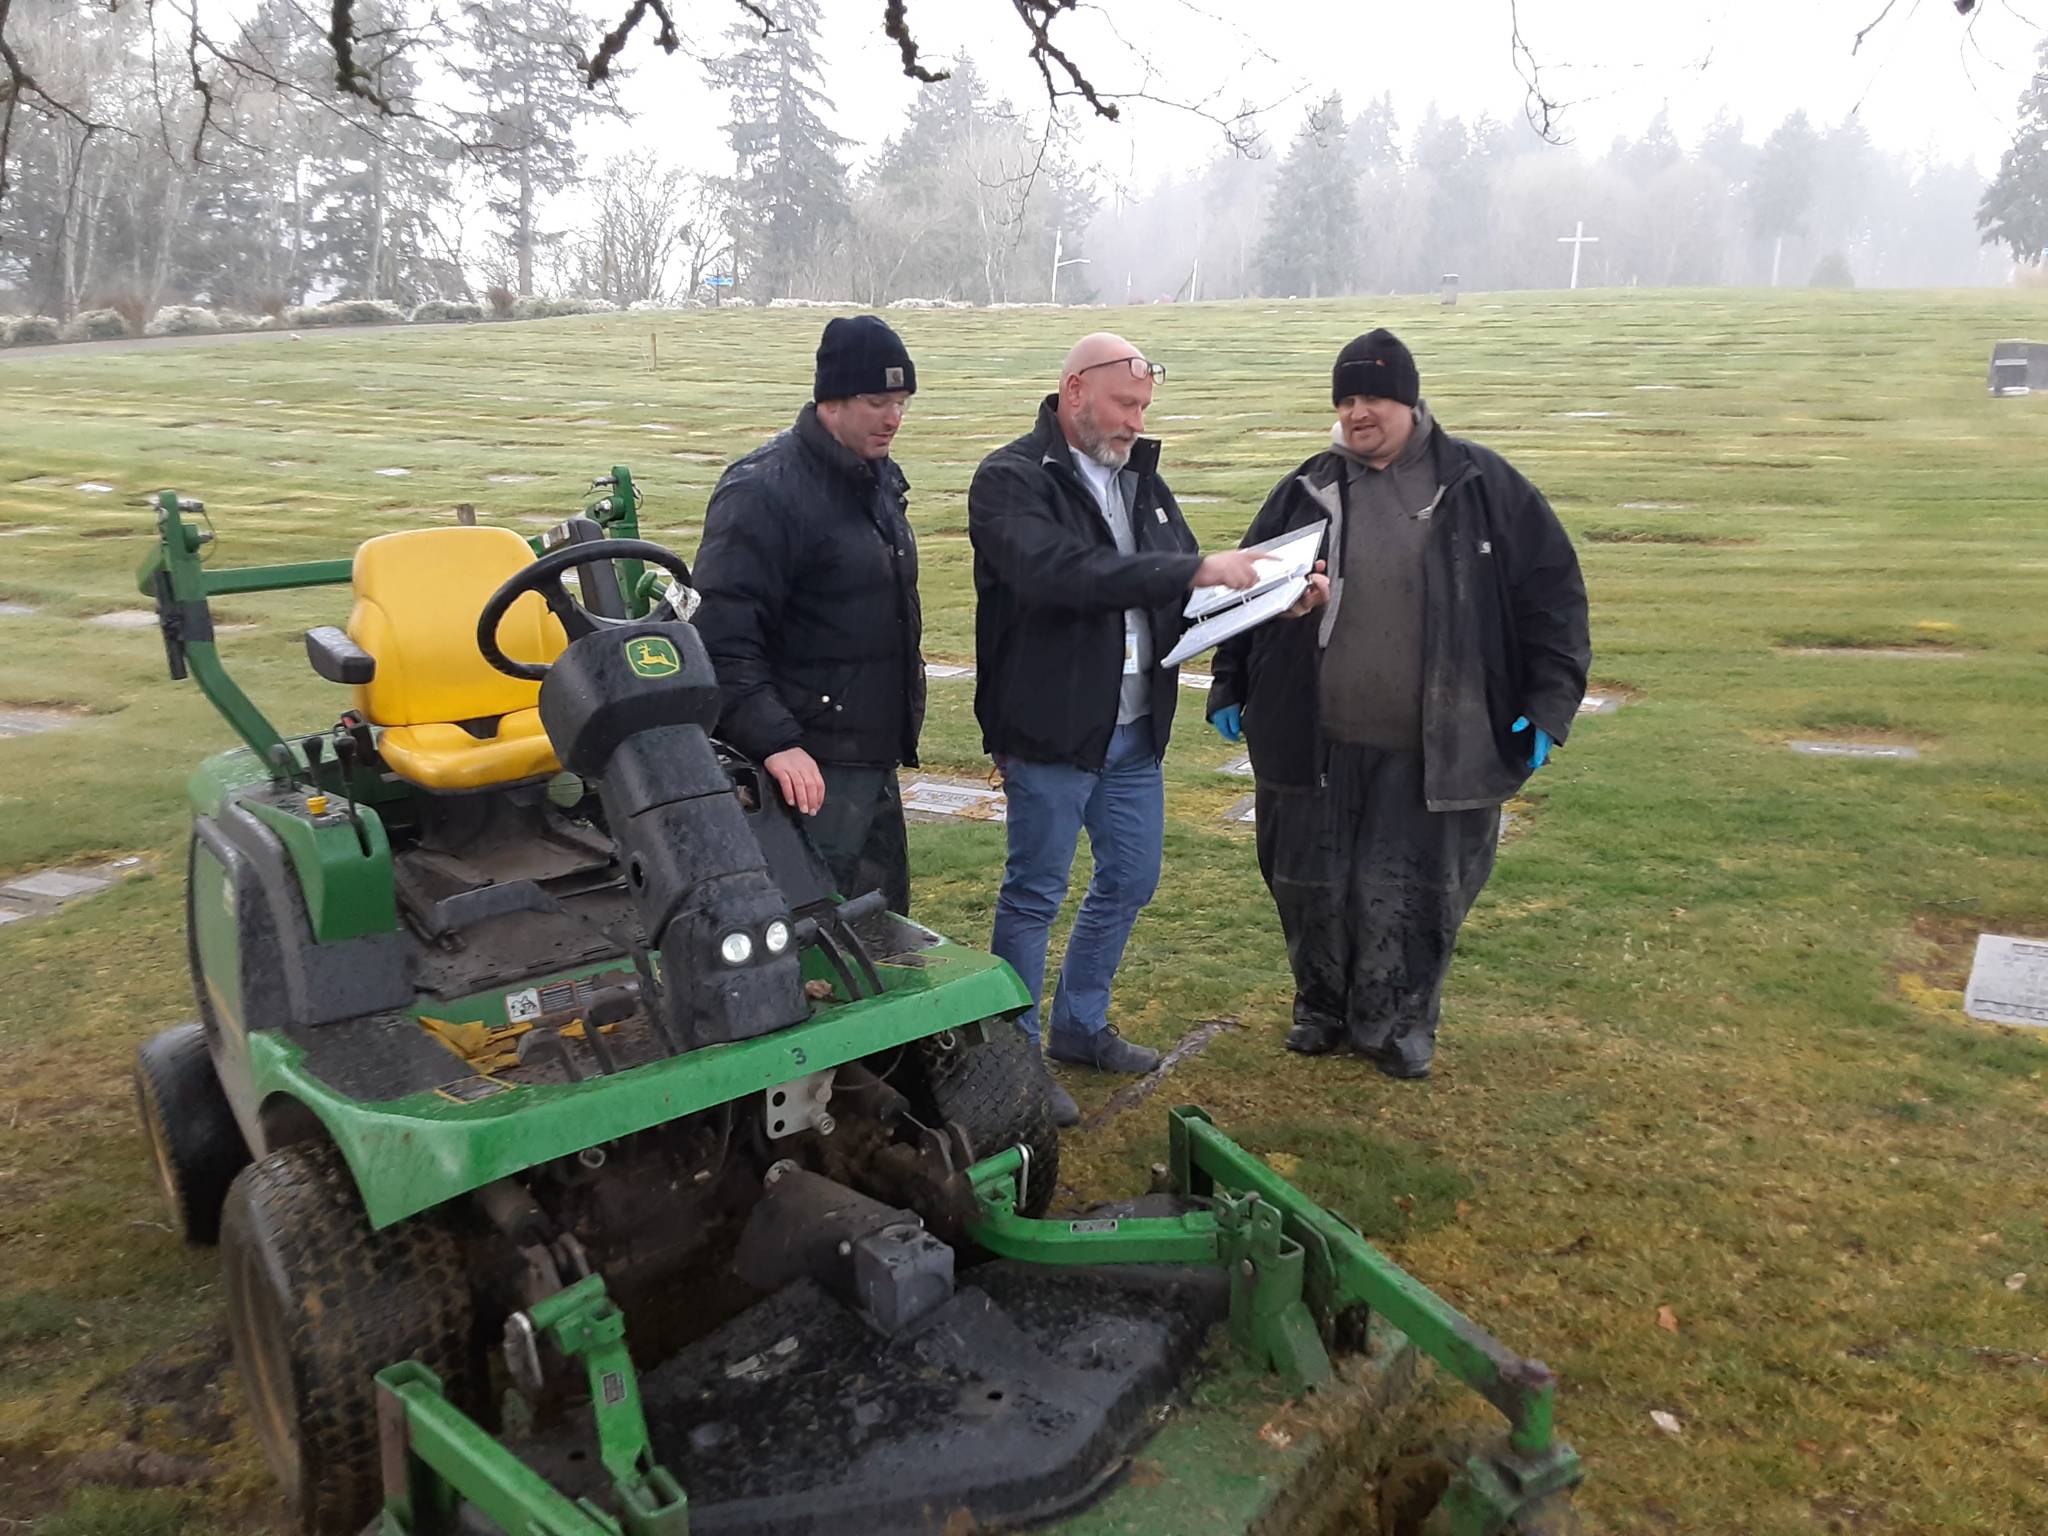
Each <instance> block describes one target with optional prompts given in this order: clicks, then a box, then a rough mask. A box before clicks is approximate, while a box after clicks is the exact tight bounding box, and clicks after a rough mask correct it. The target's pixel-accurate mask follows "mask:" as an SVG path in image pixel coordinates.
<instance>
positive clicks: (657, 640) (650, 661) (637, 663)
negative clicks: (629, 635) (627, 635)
mask: <svg viewBox="0 0 2048 1536" xmlns="http://www.w3.org/2000/svg"><path fill="white" fill-rule="evenodd" d="M626 665H627V666H629V667H631V668H632V669H633V670H634V671H635V672H636V673H638V674H639V675H640V676H641V677H673V676H674V675H675V674H676V673H678V672H680V671H682V670H683V663H682V658H681V657H679V656H677V655H676V648H675V647H674V646H673V645H671V644H669V642H668V641H666V640H664V639H662V638H661V637H660V636H659V635H642V636H641V637H640V638H639V639H638V640H628V641H627V642H626Z"/></svg>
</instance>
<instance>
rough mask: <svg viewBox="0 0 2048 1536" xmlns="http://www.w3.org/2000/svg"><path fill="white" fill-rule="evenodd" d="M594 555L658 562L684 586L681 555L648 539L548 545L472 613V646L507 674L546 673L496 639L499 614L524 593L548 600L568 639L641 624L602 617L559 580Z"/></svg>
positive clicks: (593, 560) (533, 676)
mask: <svg viewBox="0 0 2048 1536" xmlns="http://www.w3.org/2000/svg"><path fill="white" fill-rule="evenodd" d="M600 560H640V561H644V562H646V563H647V564H648V565H658V566H660V567H661V568H662V569H663V570H664V571H667V572H668V573H669V575H671V576H673V577H675V579H676V580H677V581H679V582H681V583H682V584H683V585H684V586H686V587H687V586H688V585H690V568H689V567H688V566H687V565H685V564H683V557H682V556H681V555H678V554H676V553H675V552H674V551H673V550H669V549H664V548H663V547H662V546H661V545H659V544H650V543H648V542H647V541H646V540H645V539H592V540H591V541H590V542H589V543H587V544H564V545H563V546H562V547H561V548H560V549H551V550H549V551H548V552H547V553H546V554H544V555H542V556H541V557H540V558H539V559H538V560H536V561H534V562H533V564H531V565H529V566H524V567H522V568H521V569H520V570H519V571H518V572H517V573H516V574H515V575H514V576H513V577H512V578H511V580H509V581H507V582H506V583H505V584H504V585H503V586H502V587H500V588H498V590H497V591H495V592H493V593H492V594H491V600H490V601H489V602H487V603H485V604H484V611H483V612H482V613H481V614H479V615H478V616H477V621H476V648H477V649H478V650H479V651H481V652H483V656H484V660H485V661H488V662H489V663H490V664H491V665H492V666H494V667H496V668H497V669H498V670H499V671H500V672H503V673H504V674H505V675H506V676H508V677H519V678H524V679H526V680H527V681H528V682H534V683H537V682H539V681H540V680H541V679H542V678H544V677H546V676H547V675H548V664H547V663H546V662H529V661H514V660H513V659H512V658H511V657H510V656H507V655H506V654H505V652H504V649H503V648H502V647H501V646H499V644H498V626H499V625H500V624H503V623H504V622H505V615H506V614H507V613H509V612H510V611H511V609H512V605H513V604H514V603H516V602H517V601H519V599H520V598H522V597H524V596H526V594H527V593H529V592H538V593H539V594H540V595H541V601H542V602H544V603H546V604H547V605H548V612H550V613H552V614H553V615H554V616H555V617H556V618H557V619H558V620H560V621H561V625H562V630H563V632H564V633H565V634H567V635H568V637H569V639H570V640H571V641H572V642H573V641H576V640H581V639H582V638H583V637H584V636H585V635H594V634H596V633H597V632H598V631H599V630H601V629H626V628H629V627H631V626H633V625H637V624H645V623H646V622H648V621H647V620H645V619H608V618H606V617H604V615H603V614H598V613H592V612H591V611H590V610H589V609H588V608H585V607H584V606H583V605H582V604H581V603H579V602H577V601H576V599H575V598H573V597H571V596H570V595H569V589H568V588H567V587H565V586H563V585H562V573H563V572H564V571H567V570H573V569H574V568H575V567H577V566H579V565H595V564H597V563H598V562H599V561H600Z"/></svg>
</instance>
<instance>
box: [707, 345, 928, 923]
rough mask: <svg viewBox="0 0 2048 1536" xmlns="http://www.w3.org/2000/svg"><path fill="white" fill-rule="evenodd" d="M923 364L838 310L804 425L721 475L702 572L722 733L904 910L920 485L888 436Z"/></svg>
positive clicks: (851, 870) (919, 621)
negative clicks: (914, 507)
mask: <svg viewBox="0 0 2048 1536" xmlns="http://www.w3.org/2000/svg"><path fill="white" fill-rule="evenodd" d="M916 392H917V367H916V365H915V364H914V363H912V362H911V360H910V353H909V351H908V350H907V349H905V347H904V345H903V342H902V339H901V338H900V337H898V336H897V334H896V333H895V332H894V331H893V330H891V329H890V328H889V326H888V325H887V324H886V323H885V322H884V321H883V320H882V319H881V317H880V316H878V315H845V316H838V317H835V318H834V319H832V320H831V321H829V322H828V323H827V324H826V326H825V334H824V336H823V337H822V338H821V339H820V341H819V343H818V359H817V371H816V374H815V375H814V378H813V383H812V391H811V403H810V404H808V405H806V406H805V407H804V408H803V409H802V410H801V411H799V412H798V413H797V418H796V424H795V425H794V426H792V427H791V428H790V429H789V430H788V431H786V432H783V433H780V434H778V435H777V436H775V437H773V438H771V439H770V440H769V441H768V442H767V443H766V444H764V445H763V446H761V447H760V448H757V449H755V450H754V451H753V452H752V453H750V454H748V455H747V456H746V457H745V458H743V459H741V460H740V461H739V462H738V463H736V464H734V465H733V466H732V467H731V468H729V469H728V470H726V472H725V473H724V474H723V475H721V476H720V477H719V481H718V485H717V487H716V489H714V490H713V491H712V493H711V502H710V505H709V506H707V507H706V508H705V511H704V540H703V544H702V545H701V547H700V548H699V549H698V551H697V563H696V567H695V569H694V571H693V572H692V574H693V575H694V576H695V578H696V581H697V588H698V591H699V592H701V593H702V594H703V606H702V607H701V608H699V609H698V611H697V614H696V619H695V622H696V626H697V631H698V633H699V634H701V635H702V636H703V637H704V644H705V648H706V649H707V650H708V651H709V652H710V653H711V661H712V665H713V666H714V667H715V668H716V669H717V671H718V691H719V696H720V701H721V710H720V714H719V721H718V734H719V736H720V738H721V739H722V740H724V741H726V742H728V743H729V744H731V745H732V746H735V747H737V748H739V749H740V750H741V751H742V752H745V753H746V754H747V755H748V756H749V757H751V758H753V759H754V760H755V761H756V762H758V763H760V764H761V765H762V766H763V767H764V768H766V769H767V770H768V773H769V775H770V776H771V777H772V778H773V779H774V780H775V783H776V786H777V788H778V789H779V790H780V791H781V793H782V796H783V798H784V799H785V800H787V801H788V802H789V804H790V805H791V806H792V807H793V808H795V809H796V810H797V811H799V812H801V813H802V814H803V815H804V816H805V817H807V818H810V819H809V822H808V827H809V831H810V835H811V840H812V842H814V843H815V844H816V845H817V847H818V851H819V853H821V854H822V855H824V858H825V862H826V863H827V864H828V865H829V866H830V867H831V870H832V877H833V880H834V881H835V883H836V884H837V886H838V888H839V893H840V894H841V895H842V896H846V897H853V896H858V895H861V894H863V893H865V892H867V891H871V890H880V891H882V892H883V893H884V894H885V895H886V897H887V899H888V903H889V907H890V909H891V910H892V911H896V912H908V911H909V910H910V866H909V855H908V852H907V850H906V847H905V842H904V832H903V802H902V798H901V795H900V793H899V791H898V788H897V783H896V769H897V766H898V765H899V764H904V763H909V764H913V765H914V764H915V763H916V762H917V738H918V732H919V730H920V729H921V728H922V726H923V724H924V703H925V685H924V657H923V655H922V654H921V653H920V651H919V645H920V643H921V640H922V638H923V630H924V617H923V612H922V610H921V609H920V607H919V604H918V596H917V540H916V539H915V538H914V537H913V536H912V534H911V531H910V520H909V518H908V517H907V516H906V515H905V509H906V508H907V506H908V504H909V496H910V482H909V481H908V480H906V479H905V478H904V476H903V471H902V470H901V469H899V468H897V466H896V461H895V460H894V459H892V458H890V457H889V449H890V445H891V444H892V443H893V442H894V441H895V437H896V431H897V428H899V427H900V426H901V425H902V424H903V413H904V411H905V409H906V408H907V407H908V405H909V403H910V397H911V396H912V395H913V394H915V393H916Z"/></svg>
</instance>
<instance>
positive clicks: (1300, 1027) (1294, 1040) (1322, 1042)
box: [1286, 1019, 1344, 1056]
mask: <svg viewBox="0 0 2048 1536" xmlns="http://www.w3.org/2000/svg"><path fill="white" fill-rule="evenodd" d="M1343 1043H1344V1031H1343V1030H1342V1029H1333V1028H1331V1027H1330V1026H1329V1025H1327V1024H1317V1023H1314V1022H1313V1021H1311V1020H1308V1019H1304V1020H1302V1021H1301V1022H1300V1023H1299V1024H1297V1025H1295V1026H1294V1028H1292V1029H1290V1030H1288V1031H1287V1040H1286V1045H1287V1049H1288V1050H1290V1051H1295V1052H1297V1053H1299V1054H1300V1055H1303V1056H1327V1055H1329V1054H1330V1052H1332V1051H1334V1050H1336V1049H1337V1047H1338V1046H1340V1045H1342V1044H1343Z"/></svg>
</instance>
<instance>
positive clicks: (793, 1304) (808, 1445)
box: [506, 1262, 1229, 1536]
mask: <svg viewBox="0 0 2048 1536" xmlns="http://www.w3.org/2000/svg"><path fill="white" fill-rule="evenodd" d="M1228 1307H1229V1283H1228V1281H1227V1279H1226V1278H1225V1277H1224V1276H1223V1275H1222V1274H1220V1273H1219V1272H1218V1271H1215V1270H1198V1269H1152V1270H1143V1269H1137V1268H1129V1269H1123V1270H1089V1271H1073V1272H1054V1273H1048V1272H1046V1271H1044V1270H1042V1269H1040V1270H1038V1271H1036V1272H1035V1273H1034V1272H1033V1271H1032V1269H1031V1267H1030V1266H1027V1265H1021V1264H1011V1263H1007V1262H997V1263H993V1264H987V1265H984V1266H982V1267H980V1268H978V1269H976V1270H974V1271H973V1272H972V1273H971V1275H969V1276H965V1277H963V1282H962V1284H961V1286H960V1288H959V1290H958V1291H957V1292H956V1293H955V1294H954V1295H953V1297H952V1299H951V1300H950V1301H948V1302H947V1303H946V1304H945V1305H944V1306H942V1307H941V1308H939V1310H938V1311H937V1312H935V1313H933V1314H932V1315H931V1316H930V1317H928V1318H927V1319H925V1320H924V1321H923V1322H922V1323H921V1324H920V1325H919V1326H918V1327H916V1328H915V1329H913V1330H910V1331H907V1332H906V1333H904V1334H902V1335H899V1336H898V1337H896V1338H894V1339H885V1338H882V1337H879V1336H878V1335H877V1333H876V1331H875V1330H874V1328H873V1327H872V1326H871V1325H869V1324H868V1323H867V1322H866V1321H865V1320H864V1319H862V1318H861V1317H860V1316H859V1315H858V1314H857V1313H855V1312H854V1311H852V1310H851V1309H849V1308H847V1307H845V1306H842V1305H841V1304H840V1303H839V1302H837V1301H835V1300H833V1299H832V1298H831V1297H830V1296H829V1295H828V1294H827V1293H826V1292H825V1291H824V1290H823V1289H822V1288H820V1287H819V1286H818V1285H817V1284H816V1283H815V1282H813V1281H811V1280H808V1279H805V1280H799V1281H797V1282H795V1283H793V1284H791V1285H789V1286H786V1287H784V1288H783V1289H782V1290H781V1291H779V1292H777V1293H776V1294H775V1295H773V1296H771V1297H769V1298H768V1299H767V1300H765V1301H762V1302H760V1303H758V1304H757V1305H755V1306H754V1307H752V1308H751V1309H749V1310H748V1311H746V1312H745V1313H742V1314H741V1315H740V1316H739V1317H736V1318H734V1319H733V1320H732V1321H731V1322H729V1323H727V1324H726V1325H725V1326H724V1327H722V1328H720V1329H718V1330H717V1331H716V1332H714V1333H712V1334H711V1335H709V1336H708V1337H706V1338H704V1339H702V1340H700V1341H699V1342H698V1343H696V1344H694V1345H692V1346H690V1347H689V1348H687V1349H685V1350H684V1351H682V1352H681V1353H680V1354H678V1355H676V1356H675V1357H674V1358H672V1359H670V1360H669V1361H667V1362H666V1363H664V1364H663V1365H661V1366H659V1367H657V1368H655V1369H654V1370H652V1371H650V1372H648V1373H647V1374H645V1375H643V1376H642V1377H641V1380H640V1388H641V1401H642V1405H643V1407H644V1408H645V1411H646V1414H647V1429H648V1437H649V1442H650V1445H651V1448H652V1450H653V1453H654V1456H655V1459H656V1460H657V1461H658V1462H660V1463H661V1464H662V1465H663V1466H666V1467H667V1468H668V1469H669V1470H670V1471H671V1472H673V1473H674V1474H675V1475H676V1477H677V1479H678V1480H679V1481H680V1482H682V1484H683V1485H684V1486H685V1487H687V1488H688V1489H689V1490H690V1529H691V1531H692V1533H693V1536H712V1533H716V1536H805V1533H810V1532H823V1531H828V1530H830V1531H861V1532H863V1533H871V1536H928V1533H931V1532H936V1531H938V1530H941V1529H944V1528H948V1522H949V1521H950V1522H952V1523H953V1525H954V1526H958V1525H959V1524H960V1523H961V1522H962V1516H961V1515H960V1514H959V1513H958V1512H959V1511H966V1517H965V1518H966V1519H968V1520H971V1521H972V1527H973V1528H975V1529H981V1528H984V1527H990V1528H994V1527H1002V1528H1007V1527H1014V1526H1018V1525H1024V1524H1028V1523H1036V1522H1038V1521H1041V1520H1044V1519H1047V1518H1049V1517H1051V1516H1054V1515H1058V1514H1063V1513H1066V1512H1069V1511H1072V1510H1074V1509H1076V1508H1077V1507H1079V1506H1081V1505H1083V1504H1085V1503H1087V1502H1088V1501H1089V1500H1090V1499H1091V1498H1092V1497H1093V1496H1094V1495H1095V1494H1096V1493H1097V1491H1098V1490H1100V1489H1101V1487H1102V1486H1103V1485H1104V1484H1105V1483H1106V1482H1107V1481H1109V1480H1111V1479H1112V1478H1114V1477H1115V1476H1116V1474H1117V1473H1118V1472H1119V1471H1121V1470H1122V1469H1123V1467H1124V1466H1125V1464H1126V1459H1127V1457H1128V1456H1129V1454H1130V1452H1131V1451H1132V1450H1133V1449H1134V1448H1135V1447H1136V1446H1137V1445H1138V1444H1140V1443H1141V1442H1142V1441H1143V1440H1144V1439H1145V1438H1146V1437H1147V1436H1148V1435H1149V1434H1150V1432H1151V1431H1152V1430H1153V1429H1154V1428H1155V1427H1156V1425H1157V1418H1158V1414H1159V1412H1160V1410H1161V1409H1163V1408H1164V1407H1165V1406H1166V1404H1167V1403H1168V1401H1169V1400H1170V1399H1171V1398H1172V1396H1173V1395H1174V1393H1175V1391H1176V1389H1177V1387H1178V1386H1179V1385H1180V1383H1181V1382H1182V1381H1183V1380H1184V1379H1185V1378H1186V1377H1187V1375H1188V1374H1189V1372H1190V1370H1191V1369H1192V1367H1193V1365H1194V1363H1195V1360H1196V1356H1197V1355H1198V1353H1199V1352H1200V1350H1201V1346H1202V1342H1203V1340H1204V1338H1205V1337H1206V1335H1207V1333H1208V1330H1209V1329H1210V1327H1211V1326H1213V1325H1214V1324H1216V1323H1218V1322H1220V1321H1221V1320H1222V1318H1223V1316H1224V1314H1225V1312H1226V1311H1227V1310H1228ZM506 1448H507V1449H508V1450H510V1451H511V1452H512V1454H513V1455H515V1456H517V1457H519V1458H520V1459H521V1460H523V1461H525V1462H526V1463H527V1464H528V1465H529V1466H531V1467H532V1468H533V1469H534V1470H535V1471H537V1472H539V1473H540V1474H541V1476H543V1477H545V1478H547V1479H548V1481H550V1482H552V1483H554V1484H555V1486H556V1487H558V1488H560V1489H561V1490H562V1491H563V1492H565V1493H568V1494H569V1495H571V1496H572V1497H577V1496H581V1497H588V1498H591V1499H593V1500H596V1501H598V1502H600V1503H602V1502H603V1501H604V1499H605V1498H606V1497H607V1496H608V1495H609V1492H610V1489H609V1486H608V1483H607V1479H606V1478H605V1475H604V1468H603V1466H602V1464H601V1463H600V1461H599V1460H598V1457H597V1442H596V1438H595V1436H594V1435H593V1434H592V1433H591V1427H590V1424H589V1421H588V1419H587V1417H584V1416H582V1415H576V1416H572V1421H571V1423H570V1424H569V1425H567V1426H565V1427H564V1428H563V1429H562V1430H560V1431H558V1432H556V1433H555V1434H552V1435H534V1436H530V1437H526V1438H513V1439H508V1441H507V1442H506Z"/></svg>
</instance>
